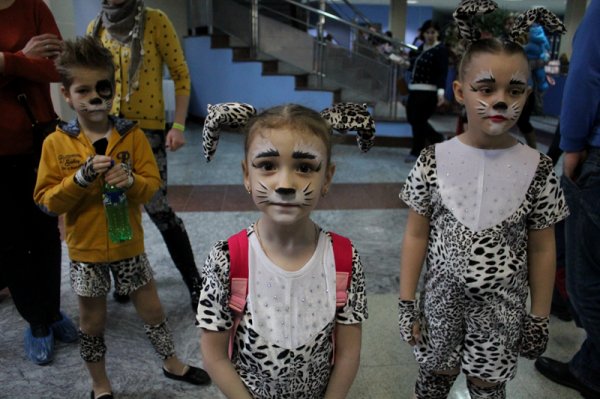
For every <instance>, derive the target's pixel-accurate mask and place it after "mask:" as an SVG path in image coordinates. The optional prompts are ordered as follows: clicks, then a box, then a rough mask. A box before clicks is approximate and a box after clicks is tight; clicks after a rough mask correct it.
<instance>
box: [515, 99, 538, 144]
mask: <svg viewBox="0 0 600 399" xmlns="http://www.w3.org/2000/svg"><path fill="white" fill-rule="evenodd" d="M534 108H535V94H534V93H533V92H531V93H529V96H528V97H527V100H526V101H525V105H523V110H522V111H521V115H519V119H518V120H517V127H518V128H519V131H520V132H521V134H525V133H530V132H533V125H532V124H531V122H530V119H531V114H532V113H533V110H534Z"/></svg>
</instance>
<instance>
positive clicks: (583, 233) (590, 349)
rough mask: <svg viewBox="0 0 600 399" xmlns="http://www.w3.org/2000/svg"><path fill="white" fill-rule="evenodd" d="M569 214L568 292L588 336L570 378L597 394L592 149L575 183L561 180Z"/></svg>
mask: <svg viewBox="0 0 600 399" xmlns="http://www.w3.org/2000/svg"><path fill="white" fill-rule="evenodd" d="M562 187H563V189H564V191H565V198H566V199H567V203H568V205H569V210H570V211H571V215H570V216H569V217H568V218H567V221H566V224H565V237H566V241H565V242H566V261H567V270H566V273H567V291H568V293H569V299H570V300H571V305H572V306H573V309H574V311H575V315H574V316H575V322H576V323H577V325H578V326H580V327H583V329H585V332H586V334H587V337H586V339H585V341H584V342H583V345H582V346H581V348H580V349H579V351H578V352H577V353H576V354H575V356H573V358H572V359H571V361H570V363H569V366H570V369H571V372H572V373H573V375H575V376H576V377H577V379H579V380H580V381H581V382H583V383H584V384H585V385H586V386H588V387H590V388H592V389H594V390H595V391H598V392H599V393H600V245H598V239H599V237H600V202H598V199H599V198H600V148H592V149H590V151H589V155H588V157H587V159H586V161H585V162H584V163H583V165H582V168H581V172H580V174H579V177H578V178H577V181H575V182H573V181H571V180H570V179H568V178H567V177H565V176H563V177H562Z"/></svg>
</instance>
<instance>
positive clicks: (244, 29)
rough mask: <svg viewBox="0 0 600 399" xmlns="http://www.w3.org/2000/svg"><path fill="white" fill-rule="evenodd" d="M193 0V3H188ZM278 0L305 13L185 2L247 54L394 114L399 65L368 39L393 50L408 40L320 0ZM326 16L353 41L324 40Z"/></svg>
mask: <svg viewBox="0 0 600 399" xmlns="http://www.w3.org/2000/svg"><path fill="white" fill-rule="evenodd" d="M279 1H281V0H279ZM194 3H196V4H198V7H196V8H194ZM205 3H208V4H205ZM281 3H284V4H287V5H291V6H292V7H294V8H295V9H296V10H302V11H304V12H306V14H307V15H306V18H305V17H301V18H302V19H303V20H302V21H301V20H299V19H298V18H294V17H293V16H291V15H284V14H282V13H280V12H278V11H279V10H278V9H277V8H278V7H274V8H271V7H269V6H268V5H267V4H262V2H261V1H260V0H218V1H215V0H196V2H193V0H190V1H189V6H190V7H191V9H190V13H193V15H194V16H193V18H195V21H199V22H202V23H205V24H209V25H210V26H208V27H209V32H212V31H213V29H218V30H219V31H222V32H224V33H226V34H228V35H230V37H233V38H234V41H235V42H236V43H237V45H239V44H242V43H243V46H246V47H249V48H250V51H251V53H252V54H251V56H252V58H255V59H271V58H274V59H277V60H278V61H279V62H282V65H283V67H284V68H287V70H288V71H293V73H294V74H296V73H298V72H299V73H304V74H306V76H307V78H306V79H307V84H308V85H309V86H310V87H313V88H320V89H330V90H336V91H338V93H339V95H340V98H341V99H342V101H355V102H357V101H360V102H367V103H369V104H372V105H373V108H374V113H375V114H379V115H380V116H383V117H385V118H387V117H391V118H395V117H396V116H397V104H398V103H397V101H398V98H397V97H398V95H397V92H396V81H397V77H398V76H399V73H400V72H401V70H402V69H403V67H402V66H401V65H400V66H399V65H397V64H396V63H395V62H392V61H391V60H390V59H389V58H387V57H386V56H385V55H384V54H380V53H379V50H380V49H379V48H376V47H375V45H373V43H371V42H370V41H369V39H370V38H375V37H377V38H378V39H380V42H381V43H391V44H392V46H393V47H394V48H396V49H397V50H398V49H399V48H401V47H406V48H414V46H411V45H407V44H405V43H402V42H400V41H396V40H393V39H392V38H390V37H388V36H385V35H381V34H378V32H373V31H371V30H370V29H368V28H365V27H363V26H360V25H358V24H356V23H352V22H349V21H347V20H345V19H343V18H339V17H338V16H336V15H333V14H331V13H329V12H327V11H325V5H326V0H320V1H319V5H318V7H319V8H315V7H310V6H307V5H305V4H302V3H300V2H299V1H296V0H283V1H281ZM199 10H202V11H204V10H210V15H206V14H204V13H203V12H202V13H198V12H197V11H199ZM263 10H264V11H266V13H263ZM272 13H274V14H275V15H276V18H279V17H285V19H286V20H292V21H296V22H298V23H301V24H302V25H303V26H305V27H307V28H308V27H310V28H316V37H315V35H308V34H307V30H306V29H305V28H300V29H294V28H293V27H289V28H286V27H285V23H281V22H279V21H277V19H272V18H269V17H268V16H269V14H272ZM301 14H302V13H301ZM290 17H291V18H290ZM315 18H316V19H315ZM243 21H246V22H245V23H244V22H243ZM329 22H331V23H333V24H335V25H339V27H340V28H341V29H342V30H344V31H345V30H347V31H348V33H349V36H348V39H350V40H351V42H352V40H353V42H352V43H353V44H352V45H350V46H349V47H346V46H345V44H344V45H342V46H340V45H336V44H332V43H330V42H329V41H328V40H327V39H326V38H325V37H324V28H325V25H326V23H329ZM196 26H202V25H196ZM203 26H207V25H203ZM292 26H293V25H292ZM191 28H192V31H193V29H195V28H194V27H193V26H192V27H191ZM283 31H285V32H286V34H285V36H281V35H280V32H281V33H282V32H283ZM311 36H312V37H311ZM353 37H354V39H353ZM365 40H367V41H368V42H369V43H371V44H372V45H371V46H368V47H366V46H363V45H364V44H366V43H367V42H365V43H362V42H363V41H365ZM388 107H389V110H388V111H386V110H385V108H388ZM384 115H388V116H384Z"/></svg>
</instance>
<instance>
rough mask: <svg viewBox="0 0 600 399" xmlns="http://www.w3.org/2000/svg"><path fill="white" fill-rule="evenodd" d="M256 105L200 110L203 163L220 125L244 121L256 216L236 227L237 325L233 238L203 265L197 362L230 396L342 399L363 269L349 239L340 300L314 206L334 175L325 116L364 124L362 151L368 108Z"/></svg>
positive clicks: (353, 365)
mask: <svg viewBox="0 0 600 399" xmlns="http://www.w3.org/2000/svg"><path fill="white" fill-rule="evenodd" d="M254 113H255V111H254V109H253V108H252V107H251V106H249V105H247V104H238V103H228V104H218V105H216V106H209V115H208V116H207V118H206V123H205V132H204V133H205V134H204V144H205V153H206V155H207V158H208V159H210V156H212V155H213V154H214V151H215V150H216V143H217V141H218V130H219V125H220V124H221V122H223V123H224V124H225V122H226V121H229V122H230V123H228V125H229V126H231V125H232V124H235V125H237V126H239V125H246V123H247V125H246V126H245V130H246V132H247V135H246V143H245V150H246V151H245V156H244V159H243V160H242V169H243V172H244V186H245V189H246V191H247V192H248V194H249V195H251V196H252V200H253V201H254V204H255V205H256V207H257V208H258V210H260V211H261V213H260V216H259V218H258V220H257V221H256V223H254V224H252V225H251V226H250V227H248V228H247V229H245V230H243V231H242V234H243V235H244V237H247V243H248V246H247V247H248V249H247V252H248V259H247V265H246V267H247V269H248V280H247V289H248V292H247V296H245V297H244V299H247V301H246V302H244V306H240V307H241V308H243V310H242V312H241V313H242V314H241V315H240V316H239V319H236V320H239V328H237V329H236V327H232V321H233V320H234V317H233V316H234V313H233V311H232V309H231V307H230V306H229V300H230V298H231V297H232V296H235V293H233V292H232V284H230V278H231V279H234V280H235V279H236V278H235V273H231V276H230V271H231V270H233V269H234V267H233V266H231V265H232V264H234V265H235V263H234V262H233V261H231V259H234V258H235V256H234V255H235V254H236V253H237V252H236V253H234V250H235V249H236V247H235V245H233V244H232V245H229V244H228V242H231V240H228V241H219V242H218V243H217V244H215V245H214V247H213V249H212V251H211V253H210V255H209V256H208V258H207V260H206V262H205V265H204V269H203V272H202V276H203V284H202V294H201V296H200V305H199V306H198V315H197V320H198V324H199V326H200V328H201V329H202V333H201V338H200V343H201V350H202V356H203V362H204V363H203V364H204V366H205V367H206V369H207V371H208V372H209V374H210V375H211V378H212V379H213V381H214V382H215V383H216V384H217V386H218V387H219V388H220V389H221V391H222V392H223V393H224V394H225V396H227V397H228V398H236V399H238V398H260V399H267V398H282V397H294V398H315V399H316V398H334V397H335V398H343V397H345V396H346V394H347V393H348V391H349V389H350V387H351V385H352V382H353V381H354V377H355V375H356V372H357V369H358V365H359V361H360V347H361V323H362V321H363V320H365V319H366V318H367V308H366V296H365V291H364V283H365V282H364V273H363V269H362V264H361V262H360V258H359V256H358V253H357V251H356V249H355V248H354V247H353V246H352V244H351V243H350V242H349V241H348V248H347V249H348V258H350V254H351V255H352V259H351V263H352V265H351V268H352V273H351V278H350V279H349V280H350V282H349V284H348V285H347V287H348V288H347V291H346V292H347V295H348V299H347V301H346V302H345V304H343V306H340V305H336V281H337V279H336V271H337V270H338V269H337V267H338V265H337V263H336V261H335V260H334V246H333V238H332V235H331V233H330V232H327V231H325V230H324V229H322V228H321V227H320V226H319V225H317V224H316V223H315V222H314V221H313V220H312V219H311V211H312V210H313V209H315V207H316V206H317V203H318V201H319V199H320V198H321V197H324V196H325V195H326V194H327V192H328V190H329V188H330V186H331V181H332V178H333V175H334V172H335V165H334V164H333V163H332V161H331V141H330V137H329V136H330V132H331V130H332V127H331V126H332V125H334V123H331V121H332V120H333V119H335V120H336V121H337V122H338V123H339V124H338V125H336V126H337V127H336V129H338V130H344V131H345V130H355V129H356V130H357V131H358V132H362V133H359V135H360V134H362V138H360V139H359V145H360V146H361V149H363V150H365V151H366V149H368V148H369V147H370V145H372V143H371V142H370V140H369V139H372V135H373V133H374V127H373V122H372V119H371V117H370V115H369V114H368V112H367V111H366V107H363V106H359V105H356V104H352V105H343V104H338V105H337V107H334V108H332V109H329V110H326V111H323V112H322V113H321V114H319V113H318V112H316V111H313V110H311V109H308V108H306V107H303V106H300V105H295V104H289V105H282V106H278V107H274V108H270V109H268V110H266V111H263V112H262V113H260V114H259V115H254ZM333 115H335V116H333ZM248 117H249V120H248V119H247V118H248ZM243 119H246V120H247V122H246V121H244V120H243ZM346 121H350V122H346ZM365 139H366V140H365ZM238 252H241V251H238ZM344 287H346V285H344ZM231 329H233V331H234V333H233V334H232V333H231ZM230 336H232V341H231V342H232V347H231V348H232V350H231V358H229V357H228V340H229V337H230ZM334 337H335V346H334V345H333V339H334ZM333 356H335V364H333V365H332V363H331V359H332V357H333ZM291 363H293V367H289V365H290V364H291Z"/></svg>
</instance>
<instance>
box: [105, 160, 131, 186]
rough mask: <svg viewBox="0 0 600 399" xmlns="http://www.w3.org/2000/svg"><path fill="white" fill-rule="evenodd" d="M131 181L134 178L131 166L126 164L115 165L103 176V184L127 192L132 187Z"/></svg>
mask: <svg viewBox="0 0 600 399" xmlns="http://www.w3.org/2000/svg"><path fill="white" fill-rule="evenodd" d="M133 181H134V178H133V174H132V173H131V166H129V164H126V163H119V164H115V165H114V167H111V168H109V169H108V170H107V171H106V173H105V175H104V182H105V183H106V184H109V185H111V186H113V187H118V188H121V189H123V190H127V189H129V188H130V187H131V186H133Z"/></svg>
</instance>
